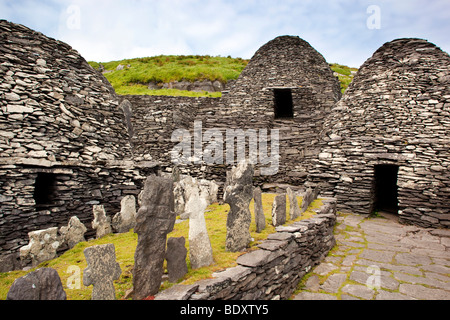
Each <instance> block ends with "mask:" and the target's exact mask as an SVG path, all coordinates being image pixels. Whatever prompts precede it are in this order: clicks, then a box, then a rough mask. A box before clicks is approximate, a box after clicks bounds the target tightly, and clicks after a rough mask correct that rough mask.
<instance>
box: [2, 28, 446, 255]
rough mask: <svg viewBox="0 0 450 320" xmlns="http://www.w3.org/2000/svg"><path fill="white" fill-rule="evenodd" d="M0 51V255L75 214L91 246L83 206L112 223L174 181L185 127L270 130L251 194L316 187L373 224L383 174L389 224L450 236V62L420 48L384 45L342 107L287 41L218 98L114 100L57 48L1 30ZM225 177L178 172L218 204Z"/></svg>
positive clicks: (318, 66)
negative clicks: (274, 134) (275, 154)
mask: <svg viewBox="0 0 450 320" xmlns="http://www.w3.org/2000/svg"><path fill="white" fill-rule="evenodd" d="M0 43H1V45H0V207H1V211H0V257H1V258H3V257H5V256H8V255H10V254H17V252H18V250H19V248H20V247H21V246H24V245H26V244H27V242H28V232H30V231H36V230H40V229H46V228H50V227H62V226H66V225H67V223H68V221H69V219H70V218H71V217H72V216H77V217H78V218H79V219H80V220H81V222H82V223H84V224H85V225H86V226H87V227H88V231H87V234H86V237H87V238H89V237H92V236H93V235H94V234H95V231H94V230H92V228H91V227H90V225H91V223H90V222H91V221H92V218H93V216H92V205H94V204H100V205H104V207H105V209H106V212H107V214H108V215H109V216H111V217H112V216H113V215H114V214H116V213H117V212H119V211H120V201H121V200H122V198H123V197H124V196H126V195H134V196H137V195H138V193H139V192H140V190H141V189H142V186H143V181H144V180H145V178H146V177H147V176H149V175H150V174H155V173H158V172H159V171H160V170H162V171H166V172H171V171H173V167H174V164H173V162H172V159H171V155H170V151H172V150H173V147H174V146H175V145H176V142H173V141H172V139H171V138H172V134H173V132H174V131H175V130H177V129H186V130H189V132H190V133H191V136H192V137H194V131H195V130H194V129H195V125H194V124H195V123H197V124H198V123H200V124H201V126H202V132H203V133H204V132H205V131H206V130H208V129H218V130H219V131H220V132H221V133H222V135H223V137H225V135H226V131H227V129H241V130H248V129H267V130H269V132H270V130H272V129H278V130H279V131H280V146H279V150H280V154H279V155H280V158H279V168H278V172H277V173H276V174H274V175H268V176H265V175H262V174H261V169H262V168H261V167H262V166H261V165H260V163H258V164H256V166H255V177H254V181H253V183H254V185H255V186H259V187H261V188H262V189H263V190H264V191H266V190H267V188H269V187H270V186H280V185H285V184H289V185H293V186H303V185H304V184H306V186H307V187H315V186H317V185H321V186H322V188H321V190H322V195H325V196H328V197H336V198H337V206H338V209H339V210H347V211H352V212H356V213H362V214H370V213H372V212H374V211H376V210H377V209H378V208H377V206H378V201H379V199H378V198H380V195H379V194H377V184H378V183H379V181H378V180H379V178H378V177H377V172H376V171H377V168H379V167H380V166H391V167H395V169H396V170H397V172H398V173H397V176H396V177H395V178H396V190H395V192H396V193H398V195H397V198H396V199H395V201H396V207H397V208H396V212H397V213H398V214H399V219H400V221H401V222H404V223H411V224H416V225H419V226H424V227H444V228H448V226H449V225H450V204H449V202H448V199H449V198H450V162H449V159H450V153H449V152H450V151H449V150H450V149H449V148H448V146H449V145H450V140H449V138H448V136H449V129H450V85H449V83H450V57H449V55H448V54H447V53H445V52H443V51H442V50H441V49H439V48H438V47H437V46H435V45H434V44H432V43H429V42H427V41H425V40H421V39H398V40H394V41H392V42H389V43H386V44H385V45H383V46H382V47H381V48H380V49H379V50H377V51H376V52H375V53H374V55H373V56H372V57H371V58H370V59H368V60H367V61H366V62H365V63H364V65H363V66H362V67H361V69H360V70H359V71H358V73H357V75H356V76H355V78H354V81H353V83H352V84H351V85H350V87H349V88H348V90H347V91H346V92H345V94H344V96H343V97H342V99H341V92H340V87H339V81H338V79H337V78H336V77H335V76H334V75H333V72H332V71H331V69H330V67H329V65H328V64H327V63H326V61H325V59H324V58H323V56H322V55H321V54H320V53H318V52H317V51H316V50H314V48H312V47H311V46H310V45H309V44H308V43H307V42H306V41H304V40H302V39H300V38H298V37H294V36H282V37H277V38H275V39H274V40H272V41H269V42H268V43H267V44H265V45H264V46H262V47H261V48H260V49H259V50H258V51H257V52H256V53H255V55H254V57H253V58H252V59H251V61H250V62H249V64H248V66H247V67H246V68H245V70H244V71H243V72H242V73H241V75H240V77H239V79H237V80H236V81H234V82H233V83H232V84H231V85H230V86H229V88H227V90H226V91H223V93H222V97H221V98H216V99H214V98H187V97H161V96H160V97H154V96H123V97H120V98H119V97H118V96H117V95H116V94H115V92H114V89H113V88H112V86H111V85H110V84H109V83H108V81H107V80H106V78H105V77H104V76H103V75H102V74H101V73H98V72H97V71H95V70H94V69H92V68H91V67H90V66H89V64H88V63H87V62H86V61H85V60H84V59H83V58H82V57H81V56H80V55H79V54H78V52H76V51H75V50H74V49H72V48H71V47H70V46H69V45H67V44H65V43H63V42H60V41H56V40H54V39H51V38H48V37H46V36H45V35H43V34H41V33H39V32H35V31H33V30H30V29H29V28H27V27H24V26H22V25H18V24H14V23H10V22H7V21H4V20H0ZM280 94H281V95H282V96H283V99H281V100H282V101H281V100H279V97H278V96H279V95H280ZM286 99H287V100H286ZM280 105H283V108H280ZM280 114H281V116H280ZM268 137H269V140H268V141H267V144H268V145H269V146H270V145H271V142H272V141H271V139H270V134H269V136H268ZM247 143H248V142H247ZM205 144H206V143H205V141H203V142H202V147H203V148H204V147H205ZM247 152H248V146H247ZM234 164H236V163H234ZM230 168H231V165H228V164H225V162H224V164H215V165H206V163H205V162H204V161H200V162H199V163H192V164H190V165H183V166H180V168H179V169H180V171H181V172H182V173H184V174H190V175H192V176H194V177H198V178H206V179H208V180H215V181H216V182H217V183H218V184H219V186H220V190H219V197H221V195H222V193H223V186H224V183H225V177H226V171H227V170H229V169H230ZM268 186H269V187H268Z"/></svg>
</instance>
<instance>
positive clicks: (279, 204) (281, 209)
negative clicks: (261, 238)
mask: <svg viewBox="0 0 450 320" xmlns="http://www.w3.org/2000/svg"><path fill="white" fill-rule="evenodd" d="M285 223H286V195H285V194H281V195H278V196H276V197H275V200H274V201H273V205H272V224H273V226H274V227H277V226H282V225H283V224H285Z"/></svg>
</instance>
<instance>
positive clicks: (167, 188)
mask: <svg viewBox="0 0 450 320" xmlns="http://www.w3.org/2000/svg"><path fill="white" fill-rule="evenodd" d="M140 198H141V207H140V208H139V211H138V213H137V216H136V227H135V228H134V232H136V233H137V234H138V244H137V247H136V252H135V254H134V261H135V263H134V269H133V287H134V288H133V299H134V300H142V299H144V298H147V297H148V296H152V295H155V294H156V293H158V290H159V287H160V286H161V279H162V275H163V272H164V269H163V263H164V258H165V251H166V238H167V234H168V233H169V232H171V231H172V229H173V226H174V225H175V220H176V215H175V211H174V195H173V179H172V178H163V177H158V176H155V175H152V176H150V177H148V178H147V180H146V181H145V185H144V190H143V192H142V193H141V195H140Z"/></svg>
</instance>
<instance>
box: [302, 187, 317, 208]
mask: <svg viewBox="0 0 450 320" xmlns="http://www.w3.org/2000/svg"><path fill="white" fill-rule="evenodd" d="M313 197H314V192H313V190H312V189H311V188H308V189H307V190H306V192H305V193H304V195H303V200H302V209H301V213H304V212H305V211H306V210H307V209H308V207H309V205H310V204H311V202H313V201H314V199H313Z"/></svg>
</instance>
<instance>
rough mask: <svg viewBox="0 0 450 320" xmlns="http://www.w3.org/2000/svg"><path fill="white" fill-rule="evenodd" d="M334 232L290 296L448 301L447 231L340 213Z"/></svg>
mask: <svg viewBox="0 0 450 320" xmlns="http://www.w3.org/2000/svg"><path fill="white" fill-rule="evenodd" d="M335 237H336V242H337V245H336V247H335V248H334V249H333V250H332V251H331V252H330V254H329V255H328V257H327V258H326V259H325V260H324V261H323V262H322V263H321V264H320V265H318V266H317V267H315V268H314V269H313V270H312V272H311V273H310V274H309V277H308V278H307V280H306V281H304V288H303V289H302V291H301V292H300V293H298V294H297V295H296V296H295V297H294V300H330V299H331V300H336V299H342V300H344V299H346V300H347V299H365V300H409V299H419V300H450V230H442V229H423V228H418V227H415V226H404V225H401V224H399V223H398V222H397V221H395V220H393V219H390V218H389V219H388V218H384V217H377V218H367V217H364V216H359V215H353V214H340V216H339V217H338V223H337V225H336V227H335Z"/></svg>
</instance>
